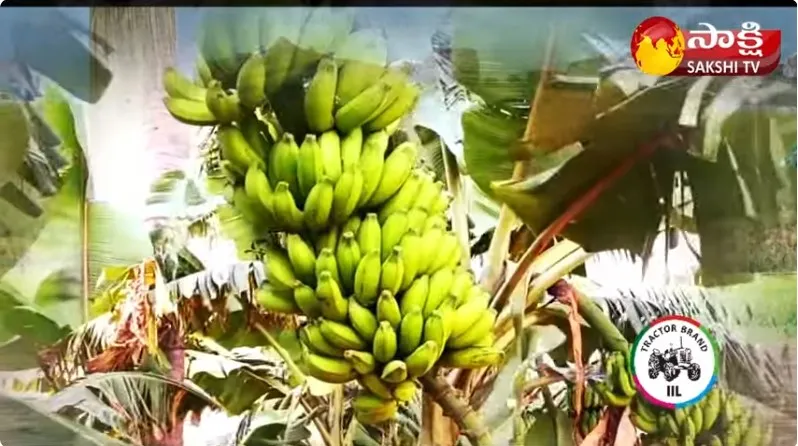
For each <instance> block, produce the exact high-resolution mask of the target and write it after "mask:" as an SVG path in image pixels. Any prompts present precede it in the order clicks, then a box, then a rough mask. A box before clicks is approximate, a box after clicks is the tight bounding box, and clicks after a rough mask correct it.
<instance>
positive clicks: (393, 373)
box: [380, 359, 407, 384]
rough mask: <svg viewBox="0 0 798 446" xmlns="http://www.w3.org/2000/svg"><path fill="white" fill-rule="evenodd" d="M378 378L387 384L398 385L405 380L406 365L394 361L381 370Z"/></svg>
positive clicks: (397, 360)
mask: <svg viewBox="0 0 798 446" xmlns="http://www.w3.org/2000/svg"><path fill="white" fill-rule="evenodd" d="M380 378H382V380H383V381H385V382H387V383H391V384H399V383H400V382H402V381H404V380H406V379H407V365H406V364H405V363H404V362H403V361H401V360H399V359H394V360H393V361H390V362H388V363H387V364H385V366H384V367H383V368H382V374H381V375H380Z"/></svg>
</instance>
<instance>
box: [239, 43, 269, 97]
mask: <svg viewBox="0 0 798 446" xmlns="http://www.w3.org/2000/svg"><path fill="white" fill-rule="evenodd" d="M236 91H237V92H238V99H239V100H240V102H241V106H242V107H244V108H245V109H247V110H255V109H256V108H258V107H260V106H261V105H263V104H265V103H266V61H265V58H264V56H263V55H262V54H260V53H254V54H252V55H251V56H249V58H247V60H246V61H245V62H244V64H243V65H241V68H240V69H239V70H238V76H237V78H236Z"/></svg>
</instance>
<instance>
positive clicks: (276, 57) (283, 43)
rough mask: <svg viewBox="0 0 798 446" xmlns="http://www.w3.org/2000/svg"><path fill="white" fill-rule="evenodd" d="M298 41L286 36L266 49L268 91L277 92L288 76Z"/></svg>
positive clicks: (270, 93)
mask: <svg viewBox="0 0 798 446" xmlns="http://www.w3.org/2000/svg"><path fill="white" fill-rule="evenodd" d="M296 50H297V46H296V42H295V41H294V42H292V41H291V39H288V38H286V37H285V36H283V37H280V38H279V39H277V40H275V41H274V43H273V44H272V45H271V46H270V47H269V48H268V49H267V50H266V79H268V80H269V82H267V83H266V93H268V94H269V95H273V94H274V93H276V92H277V91H278V90H279V89H280V87H282V86H283V83H284V82H285V80H286V77H288V72H289V71H290V69H291V64H292V62H293V60H294V54H295V53H296Z"/></svg>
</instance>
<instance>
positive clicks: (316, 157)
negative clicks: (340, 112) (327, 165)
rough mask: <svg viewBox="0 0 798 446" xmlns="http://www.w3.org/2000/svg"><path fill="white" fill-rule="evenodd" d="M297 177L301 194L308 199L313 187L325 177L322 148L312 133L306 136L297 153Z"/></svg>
mask: <svg viewBox="0 0 798 446" xmlns="http://www.w3.org/2000/svg"><path fill="white" fill-rule="evenodd" d="M296 177H297V186H298V188H299V193H300V194H301V196H303V197H307V196H308V195H309V194H310V191H311V189H313V186H315V185H316V183H318V182H320V181H321V180H322V178H323V177H324V164H323V160H322V157H321V146H320V144H319V142H318V140H317V139H316V135H314V134H312V133H308V134H307V135H305V139H304V140H303V141H302V145H301V146H299V150H298V151H297V161H296Z"/></svg>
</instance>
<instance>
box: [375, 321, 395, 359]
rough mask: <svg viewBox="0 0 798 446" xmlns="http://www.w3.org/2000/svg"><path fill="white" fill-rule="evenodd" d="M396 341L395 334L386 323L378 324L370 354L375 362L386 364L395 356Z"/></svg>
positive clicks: (391, 327) (388, 323) (389, 324)
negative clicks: (372, 354)
mask: <svg viewBox="0 0 798 446" xmlns="http://www.w3.org/2000/svg"><path fill="white" fill-rule="evenodd" d="M396 349H397V341H396V332H395V331H394V329H393V326H391V323H390V322H388V321H382V322H380V325H379V326H378V327H377V332H376V333H375V334H374V344H373V349H372V353H374V357H375V358H376V359H377V361H379V362H381V363H386V362H388V361H390V360H391V359H393V358H394V356H396Z"/></svg>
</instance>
